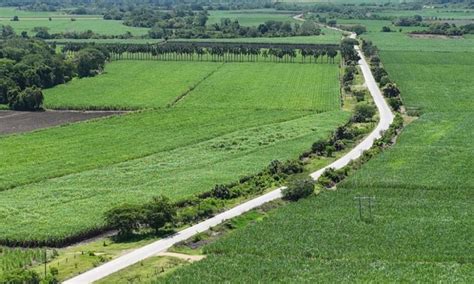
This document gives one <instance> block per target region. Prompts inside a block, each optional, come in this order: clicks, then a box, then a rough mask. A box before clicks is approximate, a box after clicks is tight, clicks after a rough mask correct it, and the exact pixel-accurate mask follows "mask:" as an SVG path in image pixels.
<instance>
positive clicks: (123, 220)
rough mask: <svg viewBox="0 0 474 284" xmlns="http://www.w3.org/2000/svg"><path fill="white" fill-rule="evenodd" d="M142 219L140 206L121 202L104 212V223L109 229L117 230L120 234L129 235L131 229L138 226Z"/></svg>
mask: <svg viewBox="0 0 474 284" xmlns="http://www.w3.org/2000/svg"><path fill="white" fill-rule="evenodd" d="M143 220H144V212H143V208H142V207H141V206H137V205H131V204H122V205H120V206H118V207H115V208H112V209H110V210H109V211H107V212H106V213H105V223H106V224H107V226H109V227H110V228H111V229H115V230H118V231H119V235H120V236H130V235H131V234H133V231H135V230H137V229H138V228H140V225H141V224H142V223H143Z"/></svg>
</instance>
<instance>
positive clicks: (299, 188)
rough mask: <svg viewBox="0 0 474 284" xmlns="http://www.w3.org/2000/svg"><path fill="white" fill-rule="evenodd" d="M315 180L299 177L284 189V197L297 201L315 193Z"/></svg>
mask: <svg viewBox="0 0 474 284" xmlns="http://www.w3.org/2000/svg"><path fill="white" fill-rule="evenodd" d="M313 192H314V181H313V180H312V179H309V178H306V179H298V180H295V181H292V182H291V183H290V184H289V185H288V187H286V188H284V189H283V190H282V194H283V199H286V200H291V201H297V200H299V199H301V198H305V197H308V196H310V195H311V194H313Z"/></svg>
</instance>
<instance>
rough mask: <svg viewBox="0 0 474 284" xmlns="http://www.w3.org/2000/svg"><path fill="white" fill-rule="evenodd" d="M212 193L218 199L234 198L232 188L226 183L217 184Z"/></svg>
mask: <svg viewBox="0 0 474 284" xmlns="http://www.w3.org/2000/svg"><path fill="white" fill-rule="evenodd" d="M211 195H212V196H213V197H215V198H217V199H232V198H233V195H232V192H231V191H230V188H229V187H228V186H226V185H224V184H217V185H216V186H215V187H214V189H213V190H212V194H211Z"/></svg>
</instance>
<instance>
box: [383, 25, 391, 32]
mask: <svg viewBox="0 0 474 284" xmlns="http://www.w3.org/2000/svg"><path fill="white" fill-rule="evenodd" d="M391 31H392V30H391V29H390V27H387V26H383V27H382V32H384V33H389V32H391Z"/></svg>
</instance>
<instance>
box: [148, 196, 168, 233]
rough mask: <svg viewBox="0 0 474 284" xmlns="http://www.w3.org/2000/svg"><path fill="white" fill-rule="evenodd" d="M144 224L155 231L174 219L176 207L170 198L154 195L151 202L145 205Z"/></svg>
mask: <svg viewBox="0 0 474 284" xmlns="http://www.w3.org/2000/svg"><path fill="white" fill-rule="evenodd" d="M143 209H144V220H143V222H144V224H145V225H146V226H148V227H150V228H152V229H154V230H155V231H158V230H159V229H161V228H163V227H164V226H165V225H166V224H167V223H169V222H171V221H173V219H174V217H175V216H176V208H175V206H174V204H172V203H171V201H170V199H169V198H167V197H164V196H159V197H154V198H153V199H152V201H151V202H149V203H147V204H145V205H144V208H143Z"/></svg>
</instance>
